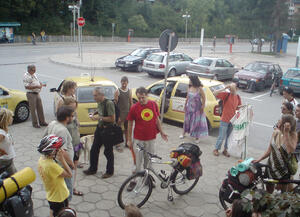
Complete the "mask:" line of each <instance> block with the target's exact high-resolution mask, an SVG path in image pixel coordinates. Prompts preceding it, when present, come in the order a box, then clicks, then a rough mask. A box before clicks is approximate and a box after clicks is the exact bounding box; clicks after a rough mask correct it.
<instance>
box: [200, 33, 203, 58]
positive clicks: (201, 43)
mask: <svg viewBox="0 0 300 217" xmlns="http://www.w3.org/2000/svg"><path fill="white" fill-rule="evenodd" d="M203 37H204V29H203V28H202V29H201V38H200V57H202V49H203Z"/></svg>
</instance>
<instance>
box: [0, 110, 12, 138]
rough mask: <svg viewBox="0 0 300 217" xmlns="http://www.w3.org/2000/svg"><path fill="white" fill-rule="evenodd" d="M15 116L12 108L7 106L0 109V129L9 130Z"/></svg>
mask: <svg viewBox="0 0 300 217" xmlns="http://www.w3.org/2000/svg"><path fill="white" fill-rule="evenodd" d="M12 118H13V113H12V111H11V110H8V109H6V108H1V109H0V129H2V130H4V131H6V132H8V125H9V124H10V121H11V120H12Z"/></svg>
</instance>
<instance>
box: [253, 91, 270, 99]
mask: <svg viewBox="0 0 300 217" xmlns="http://www.w3.org/2000/svg"><path fill="white" fill-rule="evenodd" d="M268 94H270V93H269V92H267V93H264V94H261V95H258V96H255V97H252V99H257V98H259V97H262V96H266V95H268Z"/></svg>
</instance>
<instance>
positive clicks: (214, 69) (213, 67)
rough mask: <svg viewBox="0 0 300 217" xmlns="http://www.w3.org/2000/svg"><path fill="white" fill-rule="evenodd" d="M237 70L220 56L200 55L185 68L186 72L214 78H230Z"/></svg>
mask: <svg viewBox="0 0 300 217" xmlns="http://www.w3.org/2000/svg"><path fill="white" fill-rule="evenodd" d="M237 71H238V69H237V68H235V67H234V65H233V64H231V63H230V62H229V61H227V60H225V59H221V58H211V57H200V58H198V59H195V60H194V61H193V62H191V63H190V64H189V65H188V67H187V68H186V74H188V75H198V76H200V77H205V78H213V79H215V80H225V79H232V78H233V75H234V73H236V72H237Z"/></svg>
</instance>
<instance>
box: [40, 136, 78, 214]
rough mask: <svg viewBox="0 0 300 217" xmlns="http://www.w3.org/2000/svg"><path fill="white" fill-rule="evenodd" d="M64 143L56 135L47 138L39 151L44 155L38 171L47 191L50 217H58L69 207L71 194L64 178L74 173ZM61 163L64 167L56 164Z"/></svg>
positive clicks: (43, 140) (41, 143)
mask: <svg viewBox="0 0 300 217" xmlns="http://www.w3.org/2000/svg"><path fill="white" fill-rule="evenodd" d="M63 144H64V141H63V139H62V138H61V137H57V136H55V135H48V136H45V137H44V138H43V139H42V140H41V142H40V144H39V146H38V151H39V152H40V153H41V154H42V156H41V157H40V159H39V161H38V171H39V174H40V177H41V179H42V181H43V185H44V187H45V190H46V198H47V200H48V203H49V206H50V217H56V216H58V213H59V211H60V210H61V209H62V208H64V207H68V205H69V203H68V196H69V194H70V192H69V190H68V188H67V186H66V183H65V180H64V178H70V177H72V171H71V169H70V167H69V165H68V164H67V163H66V160H65V158H64V150H63V149H61V147H62V146H63ZM56 160H58V161H59V162H61V165H62V167H63V168H62V167H61V166H60V165H59V164H58V163H57V162H56Z"/></svg>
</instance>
